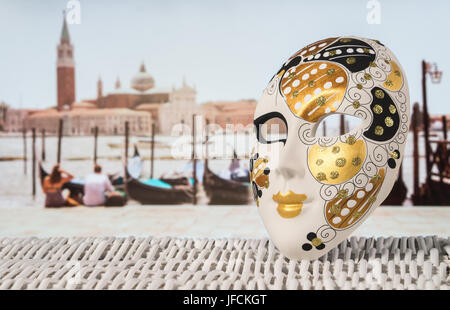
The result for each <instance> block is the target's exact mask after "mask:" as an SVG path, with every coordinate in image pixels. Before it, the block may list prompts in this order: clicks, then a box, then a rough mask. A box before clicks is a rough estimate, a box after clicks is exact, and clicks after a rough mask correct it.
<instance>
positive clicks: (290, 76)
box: [287, 72, 295, 79]
mask: <svg viewBox="0 0 450 310" xmlns="http://www.w3.org/2000/svg"><path fill="white" fill-rule="evenodd" d="M294 76H295V73H294V72H291V73H289V75H288V76H287V78H288V79H292V78H293V77H294Z"/></svg>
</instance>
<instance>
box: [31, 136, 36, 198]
mask: <svg viewBox="0 0 450 310" xmlns="http://www.w3.org/2000/svg"><path fill="white" fill-rule="evenodd" d="M31 133H32V144H31V154H32V155H31V156H32V157H31V160H32V161H31V167H32V168H31V169H32V171H31V177H32V180H31V184H32V195H33V198H35V197H36V128H33V129H32V130H31Z"/></svg>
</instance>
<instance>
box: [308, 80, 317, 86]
mask: <svg viewBox="0 0 450 310" xmlns="http://www.w3.org/2000/svg"><path fill="white" fill-rule="evenodd" d="M314 85H316V83H315V82H314V81H310V82H309V83H308V86H309V87H314Z"/></svg>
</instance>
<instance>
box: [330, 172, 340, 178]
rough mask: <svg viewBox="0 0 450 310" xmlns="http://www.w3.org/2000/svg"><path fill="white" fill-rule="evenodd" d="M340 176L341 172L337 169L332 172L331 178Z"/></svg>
mask: <svg viewBox="0 0 450 310" xmlns="http://www.w3.org/2000/svg"><path fill="white" fill-rule="evenodd" d="M338 177H339V172H337V171H331V172H330V178H332V179H333V180H334V179H337V178H338Z"/></svg>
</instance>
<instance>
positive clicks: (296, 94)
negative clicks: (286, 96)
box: [292, 90, 299, 98]
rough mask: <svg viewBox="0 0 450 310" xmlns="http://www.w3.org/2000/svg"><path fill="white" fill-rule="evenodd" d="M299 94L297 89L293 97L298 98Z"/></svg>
mask: <svg viewBox="0 0 450 310" xmlns="http://www.w3.org/2000/svg"><path fill="white" fill-rule="evenodd" d="M298 94H299V91H298V90H296V91H294V92H293V93H292V97H294V98H296V97H297V96H298Z"/></svg>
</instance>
